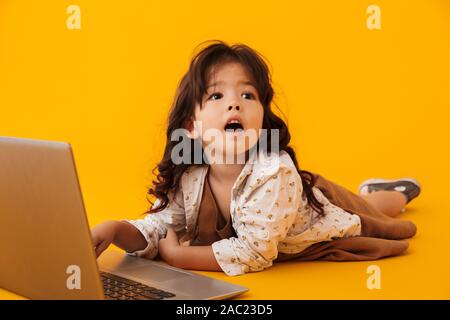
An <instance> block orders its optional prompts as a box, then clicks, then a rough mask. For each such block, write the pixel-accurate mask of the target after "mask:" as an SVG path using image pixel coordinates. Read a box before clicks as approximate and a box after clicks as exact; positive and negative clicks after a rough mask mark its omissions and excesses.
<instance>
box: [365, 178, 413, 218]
mask: <svg viewBox="0 0 450 320" xmlns="http://www.w3.org/2000/svg"><path fill="white" fill-rule="evenodd" d="M379 190H386V191H399V192H401V193H403V194H404V195H405V197H406V203H409V202H410V201H411V200H412V199H414V198H416V197H417V196H418V195H419V194H420V190H421V187H420V183H419V182H418V181H417V180H415V179H412V178H401V179H393V180H390V179H380V178H372V179H367V180H365V181H363V182H362V183H361V184H360V185H359V187H358V191H359V194H360V195H366V194H369V193H371V192H374V191H379ZM402 211H404V210H402Z"/></svg>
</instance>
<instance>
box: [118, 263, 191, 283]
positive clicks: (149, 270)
mask: <svg viewBox="0 0 450 320" xmlns="http://www.w3.org/2000/svg"><path fill="white" fill-rule="evenodd" d="M125 272H126V274H127V275H129V276H131V277H136V278H140V279H142V280H146V279H147V280H152V281H156V282H164V281H168V280H177V279H181V278H185V277H190V276H191V275H190V274H187V273H183V272H178V271H175V270H170V269H168V268H164V267H160V266H158V265H156V264H148V265H146V266H141V267H135V268H129V269H126V271H125Z"/></svg>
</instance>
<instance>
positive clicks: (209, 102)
mask: <svg viewBox="0 0 450 320" xmlns="http://www.w3.org/2000/svg"><path fill="white" fill-rule="evenodd" d="M263 116H264V108H263V106H262V104H261V102H260V100H259V97H258V92H257V90H256V88H255V87H254V85H253V84H252V81H251V78H250V77H249V76H248V74H247V72H246V69H245V68H244V67H243V66H242V65H241V64H240V63H238V62H227V63H223V64H220V65H218V66H216V67H215V68H213V69H212V70H211V77H210V79H209V83H208V85H207V93H206V94H205V95H204V97H203V104H202V108H201V109H200V105H199V104H197V105H196V106H195V113H194V117H195V119H194V120H195V124H194V128H193V130H195V134H194V135H196V136H198V135H200V134H201V136H202V144H203V149H204V150H205V151H208V150H209V151H210V152H209V153H208V152H206V153H207V154H210V153H211V152H213V154H215V156H218V157H219V158H220V159H219V161H224V162H225V161H227V163H228V161H229V159H230V158H229V156H230V155H231V156H233V158H232V159H234V156H235V155H238V154H241V155H242V154H244V153H245V152H246V151H247V150H249V149H250V148H251V147H252V146H254V145H255V144H256V143H257V142H258V138H259V134H260V129H261V128H262V122H263ZM192 132H193V131H192V130H191V133H192ZM212 150H214V151H212ZM225 156H226V157H227V158H225ZM221 157H223V158H221ZM222 159H223V160H222ZM225 159H227V160H225Z"/></svg>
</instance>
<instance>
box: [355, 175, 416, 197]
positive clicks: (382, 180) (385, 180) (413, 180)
mask: <svg viewBox="0 0 450 320" xmlns="http://www.w3.org/2000/svg"><path fill="white" fill-rule="evenodd" d="M399 180H404V181H409V182H412V183H414V184H415V185H417V186H418V187H419V188H421V185H420V183H419V181H417V180H416V179H413V178H400V179H382V178H371V179H367V180H365V181H363V182H362V183H361V184H360V185H359V186H358V193H359V194H361V190H362V188H364V187H365V186H366V185H368V184H371V183H389V182H394V181H399Z"/></svg>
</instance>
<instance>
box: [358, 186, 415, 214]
mask: <svg viewBox="0 0 450 320" xmlns="http://www.w3.org/2000/svg"><path fill="white" fill-rule="evenodd" d="M360 197H361V198H363V199H364V200H366V201H368V202H369V203H370V204H372V205H373V206H374V207H375V208H377V209H378V210H380V211H381V212H383V213H384V214H386V215H388V216H391V217H395V216H397V215H399V214H400V212H401V210H402V209H403V207H405V205H406V197H405V195H404V194H403V193H401V192H399V191H385V190H379V191H375V192H372V193H369V194H366V195H361V196H360Z"/></svg>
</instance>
